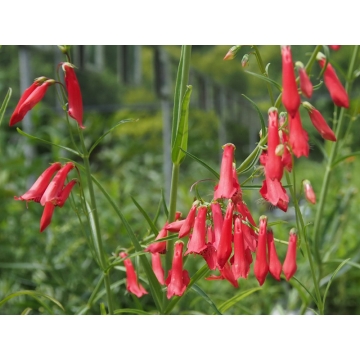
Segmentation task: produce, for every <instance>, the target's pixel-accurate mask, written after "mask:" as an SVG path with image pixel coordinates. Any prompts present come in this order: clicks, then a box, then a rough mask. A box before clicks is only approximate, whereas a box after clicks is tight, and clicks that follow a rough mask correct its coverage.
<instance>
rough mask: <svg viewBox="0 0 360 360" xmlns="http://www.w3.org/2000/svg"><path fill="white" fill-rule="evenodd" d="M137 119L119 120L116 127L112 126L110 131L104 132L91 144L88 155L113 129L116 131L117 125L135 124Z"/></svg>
mask: <svg viewBox="0 0 360 360" xmlns="http://www.w3.org/2000/svg"><path fill="white" fill-rule="evenodd" d="M138 120H139V119H136V120H134V119H125V120H121V121H120V122H118V123H117V124H116V125H114V126H113V127H112V128H111V129H109V130H108V131H106V132H105V133H104V134H103V135H101V136H100V137H99V138H98V139H97V140H96V141H95V143H94V144H93V146H92V147H91V148H90V150H89V155H90V154H91V152H92V151H93V150H94V149H95V148H96V146H97V145H99V143H100V142H101V140H102V139H103V138H104V137H105V136H106V135H108V134H110V133H111V132H112V131H113V130H114V129H116V128H117V127H118V126H119V125H121V124H125V123H127V122H135V121H138Z"/></svg>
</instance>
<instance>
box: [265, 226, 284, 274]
mask: <svg viewBox="0 0 360 360" xmlns="http://www.w3.org/2000/svg"><path fill="white" fill-rule="evenodd" d="M267 245H268V255H269V272H270V274H271V275H272V276H273V277H274V278H275V279H276V280H278V281H280V275H281V262H280V260H279V258H278V256H277V253H276V248H275V242H274V234H273V231H272V230H271V229H267Z"/></svg>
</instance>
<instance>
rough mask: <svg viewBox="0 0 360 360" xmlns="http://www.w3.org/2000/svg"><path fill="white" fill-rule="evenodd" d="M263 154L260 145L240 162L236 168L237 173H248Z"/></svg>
mask: <svg viewBox="0 0 360 360" xmlns="http://www.w3.org/2000/svg"><path fill="white" fill-rule="evenodd" d="M260 154H261V148H260V146H259V145H258V146H257V147H256V148H255V149H254V150H253V152H252V153H251V154H250V155H249V156H248V157H247V158H246V159H245V160H244V161H243V162H242V164H240V166H239V167H238V168H237V169H236V173H237V174H238V175H240V174H243V173H246V172H247V171H249V170H251V169H252V168H253V167H254V165H255V164H256V163H257V162H258V160H259V157H260Z"/></svg>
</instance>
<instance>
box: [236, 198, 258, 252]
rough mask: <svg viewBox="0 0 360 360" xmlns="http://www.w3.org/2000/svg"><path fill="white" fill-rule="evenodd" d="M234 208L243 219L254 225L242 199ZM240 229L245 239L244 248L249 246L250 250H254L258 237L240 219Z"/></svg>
mask: <svg viewBox="0 0 360 360" xmlns="http://www.w3.org/2000/svg"><path fill="white" fill-rule="evenodd" d="M236 209H237V211H238V212H239V213H240V214H241V216H242V217H243V219H244V220H247V221H248V222H249V223H250V224H251V225H253V226H254V227H256V223H255V221H254V219H253V217H252V215H251V213H250V211H249V209H248V207H247V206H246V204H245V203H244V202H243V201H241V202H238V203H237V204H236ZM241 231H242V234H243V238H244V240H245V248H249V249H250V250H251V251H255V250H256V243H257V238H258V237H257V235H256V233H255V231H254V230H253V229H252V228H251V227H250V226H248V225H246V224H244V223H243V222H242V221H241Z"/></svg>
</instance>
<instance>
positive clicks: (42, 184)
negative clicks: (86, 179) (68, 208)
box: [14, 162, 77, 232]
mask: <svg viewBox="0 0 360 360" xmlns="http://www.w3.org/2000/svg"><path fill="white" fill-rule="evenodd" d="M74 167H75V165H74V164H73V163H72V162H68V163H67V164H65V165H64V166H62V165H61V164H60V163H59V162H56V163H54V164H52V165H50V166H49V167H48V168H47V169H46V170H45V171H44V172H43V173H42V174H41V175H40V176H39V178H38V179H37V180H36V181H35V183H34V184H33V185H32V186H31V188H30V189H29V190H28V191H27V192H26V193H25V194H24V195H21V196H19V197H18V196H14V199H15V200H21V201H26V202H28V201H34V202H37V203H40V204H41V206H43V207H44V211H43V214H42V216H41V220H40V232H43V231H44V230H45V229H46V228H47V226H48V225H49V224H50V222H51V218H52V216H53V213H54V210H55V207H56V206H59V207H63V206H64V204H65V201H66V200H67V198H68V197H69V195H70V192H71V190H72V188H73V187H74V185H75V184H76V183H77V179H73V180H71V181H69V182H68V183H67V184H66V185H64V184H65V180H66V177H67V175H68V173H69V172H70V171H71V170H72V169H73V168H74ZM56 172H57V174H56V175H55V176H54V177H53V175H54V174H55V173H56ZM52 177H53V179H52V180H51V178H52Z"/></svg>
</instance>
